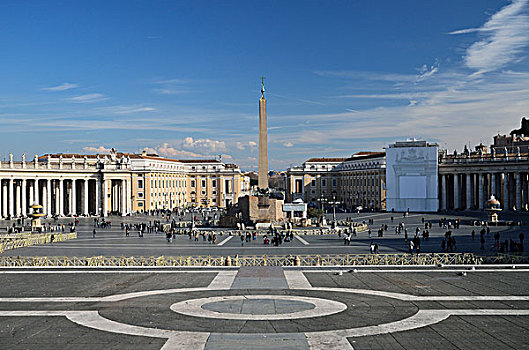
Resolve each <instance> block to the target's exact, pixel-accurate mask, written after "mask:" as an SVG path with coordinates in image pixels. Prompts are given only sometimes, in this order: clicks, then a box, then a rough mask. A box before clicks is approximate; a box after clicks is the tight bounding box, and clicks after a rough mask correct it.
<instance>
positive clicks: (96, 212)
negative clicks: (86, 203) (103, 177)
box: [94, 179, 101, 216]
mask: <svg viewBox="0 0 529 350" xmlns="http://www.w3.org/2000/svg"><path fill="white" fill-rule="evenodd" d="M100 186H101V181H99V179H96V186H95V197H96V198H95V210H94V212H95V215H96V216H99V215H101V210H99V206H100V200H99V196H100V195H101V191H100V190H99V188H100Z"/></svg>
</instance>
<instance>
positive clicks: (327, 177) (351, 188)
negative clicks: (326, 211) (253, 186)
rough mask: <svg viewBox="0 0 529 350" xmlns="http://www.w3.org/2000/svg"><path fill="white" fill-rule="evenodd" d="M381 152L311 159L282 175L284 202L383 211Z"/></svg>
mask: <svg viewBox="0 0 529 350" xmlns="http://www.w3.org/2000/svg"><path fill="white" fill-rule="evenodd" d="M385 167H386V165H385V153H384V152H358V153H356V154H354V155H352V156H351V157H349V158H311V159H309V160H307V161H306V162H305V163H303V165H301V166H299V167H292V168H289V169H288V170H287V172H286V183H287V193H286V198H287V201H289V202H292V201H294V200H296V199H302V200H303V201H304V202H305V203H308V204H309V205H311V206H313V207H316V206H318V207H320V208H321V207H327V208H328V207H329V206H331V205H336V206H338V207H343V208H346V209H348V210H352V209H355V208H357V207H358V206H362V207H365V208H373V209H376V210H384V209H385V207H386V203H385V196H386V195H385V193H386V186H385V177H386V175H385Z"/></svg>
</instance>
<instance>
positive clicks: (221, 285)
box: [207, 270, 237, 289]
mask: <svg viewBox="0 0 529 350" xmlns="http://www.w3.org/2000/svg"><path fill="white" fill-rule="evenodd" d="M235 276H237V270H228V271H219V273H217V276H215V278H214V279H213V281H211V283H210V284H209V286H208V287H207V289H230V288H231V286H232V285H233V281H234V280H235Z"/></svg>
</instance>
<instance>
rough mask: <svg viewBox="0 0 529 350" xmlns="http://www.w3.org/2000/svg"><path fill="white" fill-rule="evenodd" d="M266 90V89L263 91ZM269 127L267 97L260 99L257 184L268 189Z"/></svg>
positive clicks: (262, 188)
mask: <svg viewBox="0 0 529 350" xmlns="http://www.w3.org/2000/svg"><path fill="white" fill-rule="evenodd" d="M263 92H264V91H263ZM267 130H268V127H267V125H266V99H265V97H264V94H263V96H261V98H260V99H259V174H258V181H257V186H258V187H259V188H260V189H261V190H264V189H268V131H267Z"/></svg>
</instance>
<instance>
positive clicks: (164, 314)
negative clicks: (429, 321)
mask: <svg viewBox="0 0 529 350" xmlns="http://www.w3.org/2000/svg"><path fill="white" fill-rule="evenodd" d="M243 299H248V300H252V301H253V302H249V303H248V305H247V310H245V311H244V312H243V311H242V307H241V311H239V310H238V309H236V306H237V305H238V304H237V303H240V301H241V300H243ZM271 300H272V301H274V303H275V309H276V311H274V312H275V313H271V312H270V310H269V309H268V308H269V307H270V305H269V304H268V306H263V307H262V308H261V310H259V313H257V312H256V311H255V310H254V311H251V309H252V308H254V306H255V305H256V303H261V305H264V304H265V302H269V301H271ZM287 301H288V302H290V301H295V303H292V304H291V305H290V306H289V308H290V309H288V308H287V309H282V308H281V303H283V302H287ZM228 302H229V303H228ZM301 302H302V303H301ZM223 303H228V304H223ZM307 303H308V304H311V305H314V308H312V307H311V309H305V310H303V309H302V308H306V307H309V306H311V305H307ZM243 304H244V302H243ZM252 304H253V305H252ZM331 305H332V306H333V307H335V308H334V310H335V311H331V312H329V309H328V306H331ZM294 308H295V309H294ZM417 311H418V307H417V305H415V304H414V303H412V302H409V301H402V300H396V299H392V298H387V297H384V296H374V295H365V294H356V293H347V292H336V291H333V292H330V291H316V290H281V291H279V290H275V291H272V290H204V291H194V292H192V293H186V292H180V293H171V294H164V295H152V296H144V297H139V298H133V299H129V300H126V301H123V302H119V303H104V304H101V305H100V307H99V313H100V315H101V316H103V317H106V318H108V319H110V320H113V321H115V322H120V323H127V324H133V325H136V326H142V327H156V328H159V329H169V330H180V331H192V332H208V331H209V332H211V331H212V330H213V331H217V332H225V333H263V332H276V330H277V329H280V330H281V332H284V333H296V332H311V331H331V330H338V329H342V328H343V327H344V325H355V326H357V327H365V326H375V325H378V324H380V323H381V322H382V323H384V322H394V321H399V320H402V319H404V318H407V317H410V316H412V315H414V314H415V313H416V312H417ZM309 312H311V313H312V314H310V313H309ZM292 316H294V317H292ZM296 316H297V317H296ZM292 319H296V322H294V323H293V322H291V321H290V320H292Z"/></svg>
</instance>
